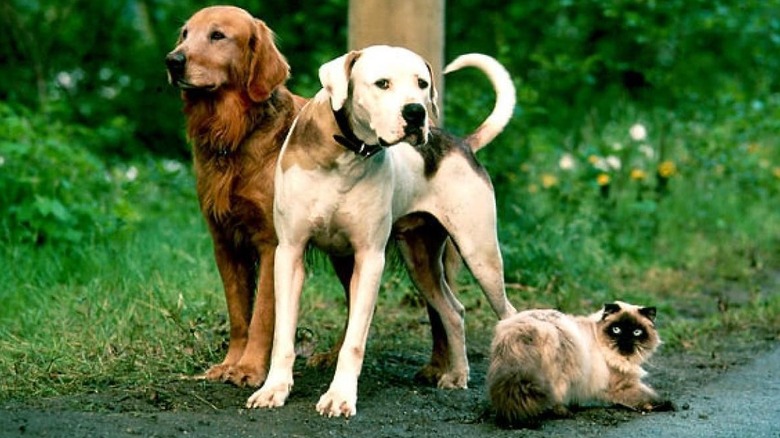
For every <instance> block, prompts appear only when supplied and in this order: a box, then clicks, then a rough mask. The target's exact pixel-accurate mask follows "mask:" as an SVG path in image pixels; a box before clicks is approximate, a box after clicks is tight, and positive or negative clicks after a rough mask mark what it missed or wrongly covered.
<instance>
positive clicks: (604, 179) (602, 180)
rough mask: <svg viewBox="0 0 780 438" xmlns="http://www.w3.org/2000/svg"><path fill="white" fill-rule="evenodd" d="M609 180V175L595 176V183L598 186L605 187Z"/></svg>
mask: <svg viewBox="0 0 780 438" xmlns="http://www.w3.org/2000/svg"><path fill="white" fill-rule="evenodd" d="M610 179H611V178H610V177H609V175H608V174H606V173H600V174H599V176H597V177H596V182H597V183H598V184H599V185H600V186H605V185H607V184H609V181H610Z"/></svg>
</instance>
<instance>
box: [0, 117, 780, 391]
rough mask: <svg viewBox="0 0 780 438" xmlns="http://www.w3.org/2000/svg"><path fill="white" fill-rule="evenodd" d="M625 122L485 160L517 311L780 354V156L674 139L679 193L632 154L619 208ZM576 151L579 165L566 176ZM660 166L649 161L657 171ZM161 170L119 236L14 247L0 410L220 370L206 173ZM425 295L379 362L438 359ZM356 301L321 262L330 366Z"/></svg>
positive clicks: (508, 143)
mask: <svg viewBox="0 0 780 438" xmlns="http://www.w3.org/2000/svg"><path fill="white" fill-rule="evenodd" d="M448 120H453V118H452V117H450V118H449V119H448ZM622 122H623V123H622V124H619V123H618V124H617V125H615V124H609V125H608V126H607V127H605V128H604V129H603V130H601V131H599V130H598V129H596V127H595V125H594V126H590V127H589V129H588V132H589V133H585V134H583V140H582V141H581V143H577V144H576V145H572V146H567V147H562V146H559V144H565V142H566V139H565V138H563V137H561V136H560V135H559V136H558V137H557V138H558V140H559V141H560V142H561V143H556V141H553V140H551V139H554V138H556V137H555V136H554V135H548V136H544V135H538V136H537V137H533V138H531V139H529V140H527V144H526V145H525V146H528V147H529V148H530V149H529V150H528V151H525V152H523V153H522V154H521V155H523V156H522V157H520V156H516V154H517V152H512V151H516V148H514V146H513V145H512V142H513V139H514V138H519V137H520V134H518V133H517V132H513V130H512V129H511V128H510V130H509V131H508V132H507V133H506V134H505V135H504V136H502V138H500V139H499V140H498V141H497V142H496V143H497V144H496V145H494V146H491V148H489V149H488V150H486V151H484V152H480V159H482V160H483V161H485V162H486V163H487V165H488V167H489V170H490V172H491V175H492V176H493V178H494V180H495V183H496V189H497V193H498V200H499V209H500V218H499V219H500V239H501V244H502V251H503V254H504V258H505V265H506V266H505V268H506V269H505V271H506V277H507V282H508V285H509V287H508V294H509V297H510V300H511V301H512V302H513V303H514V304H515V305H516V306H517V307H518V308H519V309H524V308H531V307H540V306H543V307H551V306H553V307H559V308H562V309H563V310H565V311H569V312H573V313H589V312H591V311H594V310H596V309H597V308H598V307H599V306H600V305H601V304H602V303H603V302H604V301H609V300H613V299H621V300H624V301H629V302H631V301H633V302H636V303H640V304H654V305H656V306H658V307H659V326H660V329H661V335H662V338H663V339H664V340H665V343H666V347H665V348H666V349H667V351H672V352H683V353H686V354H694V355H702V356H706V355H707V354H710V353H712V352H713V351H716V350H718V349H720V348H727V347H728V343H729V342H739V343H750V342H755V341H756V340H767V339H769V340H777V339H778V338H780V297H779V296H778V294H777V288H778V283H780V281H779V280H778V278H780V276H779V275H778V272H779V270H780V211H778V210H777V208H775V207H774V206H776V205H778V200H779V199H778V198H780V194H779V193H778V185H780V176H778V175H777V174H773V173H772V172H773V169H777V168H778V166H780V164H778V163H780V157H778V151H777V147H776V146H777V145H776V143H773V142H774V141H775V140H772V139H769V140H767V138H770V137H769V136H761V135H760V134H761V133H760V132H759V133H754V134H751V135H749V136H747V138H745V134H744V132H741V133H740V132H737V131H738V130H736V129H735V130H732V131H729V130H728V129H726V128H723V129H722V130H721V131H718V132H714V133H713V132H709V131H703V130H701V129H694V128H695V127H693V126H692V125H691V124H685V123H677V124H674V125H673V126H672V128H670V129H669V133H668V134H667V135H668V137H674V138H675V140H674V141H673V142H670V143H669V144H667V146H666V148H667V149H666V154H667V156H666V157H664V159H673V160H675V163H676V166H677V174H675V175H674V176H673V177H671V178H670V179H669V181H667V183H668V187H667V189H665V191H664V192H663V193H662V194H661V192H659V191H657V190H656V188H655V187H652V186H651V185H650V182H649V181H647V180H645V181H636V180H633V179H632V178H631V177H630V175H631V173H630V172H631V165H629V164H628V163H632V162H633V161H632V160H634V159H637V158H638V157H636V156H631V154H635V153H636V152H635V151H636V150H638V146H639V145H630V147H632V150H631V151H625V150H622V151H621V154H622V155H621V159H622V160H623V163H625V164H624V166H623V167H622V168H621V169H620V170H616V169H612V170H611V171H610V172H611V173H609V176H610V185H609V190H610V192H609V193H608V195H607V196H605V193H604V186H603V185H601V186H600V185H599V183H598V180H597V178H598V176H599V174H600V173H599V171H597V170H594V169H593V168H592V167H591V165H590V164H587V163H589V157H590V156H591V155H600V156H606V155H607V154H609V153H610V152H609V151H610V149H609V148H610V147H611V145H612V144H614V143H615V142H618V141H621V142H624V143H630V142H631V140H628V139H626V138H625V136H626V135H627V134H626V132H628V130H629V129H628V128H629V126H631V124H632V123H633V120H628V119H626V118H623V119H622ZM618 125H619V126H618ZM621 126H622V128H621ZM651 132H652V131H651ZM543 134H544V133H543ZM650 141H653V140H652V139H650V140H648V142H650ZM655 141H656V142H660V140H658V139H656V140H655ZM732 145H735V146H733V147H732ZM755 145H759V146H755ZM656 146H657V145H656ZM502 151H505V152H502ZM562 153H569V154H572V156H574V157H575V158H576V159H577V160H578V161H577V162H578V163H579V167H578V168H576V170H574V171H568V170H564V169H562V168H561V167H560V165H559V159H560V157H561V155H562ZM512 154H515V155H512ZM740 154H742V155H740ZM508 157H510V158H511V159H509V158H508ZM658 161H660V159H659V158H656V159H655V161H653V162H652V163H644V165H645V166H646V167H645V169H646V170H647V171H648V173H650V174H652V171H651V169H653V166H655V165H656V164H658V163H657V162H658ZM125 166H126V165H125ZM159 167H160V165H159V163H157V162H154V161H152V162H143V163H136V164H135V165H134V168H136V170H138V171H139V172H138V173H139V176H138V178H137V179H134V180H133V181H129V182H128V181H125V182H124V183H123V184H122V185H121V186H119V187H120V188H119V189H117V190H118V191H117V193H118V195H117V196H122V197H123V200H124V202H125V204H126V205H129V206H134V210H133V213H132V214H129V215H128V216H127V217H130V218H131V219H132V220H127V221H125V223H124V225H123V226H121V227H117V228H115V229H112V230H111V232H110V233H106V234H102V235H101V234H95V235H94V236H92V237H90V238H85V239H82V240H80V241H79V242H78V243H77V244H73V243H69V242H65V243H61V242H60V243H57V242H54V243H42V244H31V243H29V242H19V243H14V244H8V245H4V246H3V247H2V249H0V264H2V265H3V266H6V267H13V268H12V269H3V270H2V271H0V284H1V285H2V289H0V301H2V306H0V400H8V399H29V398H32V397H41V396H56V395H67V394H75V393H90V392H100V391H103V390H106V389H108V388H122V389H126V390H129V391H132V390H139V389H141V388H145V387H150V386H153V385H155V384H157V383H159V382H160V381H161V380H162V381H165V380H175V379H178V378H179V377H180V376H191V375H194V374H197V373H199V372H202V371H203V370H204V369H205V368H206V367H208V366H209V365H210V364H213V363H215V362H217V361H219V360H221V358H222V355H223V354H224V349H225V347H226V339H227V322H226V311H225V305H224V298H223V296H222V289H221V284H220V282H219V278H218V275H217V272H216V268H215V266H214V263H213V259H212V254H211V242H210V240H209V237H208V233H207V232H206V229H205V225H204V223H203V220H202V219H201V217H200V213H199V211H198V209H197V205H196V201H195V195H194V189H193V186H194V184H193V180H192V175H191V174H190V172H189V171H187V170H186V169H182V170H177V171H176V172H175V173H170V172H168V173H166V172H160V171H159V170H155V169H159ZM184 167H185V168H186V166H184ZM775 172H777V171H776V170H775ZM119 173H120V174H124V173H125V172H119ZM5 234H6V235H11V234H12V233H10V232H6V233H5ZM460 280H461V281H460V287H459V289H460V292H459V297H460V299H461V300H462V302H463V303H464V305H465V306H466V309H467V330H468V336H469V339H470V340H471V342H470V344H469V348H470V350H471V351H477V352H481V353H486V352H487V348H488V342H489V337H490V334H491V330H492V327H493V325H494V324H495V318H494V316H493V315H492V312H491V311H490V310H489V306H488V305H487V303H486V302H485V300H484V298H483V297H482V294H481V292H479V290H478V288H477V287H476V286H475V285H474V283H473V282H472V281H471V279H470V277H469V276H468V275H467V274H466V273H464V274H463V276H462V277H461V279H460ZM413 296H414V291H413V288H412V287H411V286H410V284H409V282H408V281H407V279H406V277H405V275H404V274H403V273H401V272H400V271H399V270H398V269H396V270H395V271H393V272H388V273H386V274H385V278H384V283H383V288H382V291H381V296H380V300H379V304H378V311H377V314H376V318H375V322H374V324H373V329H372V336H371V338H370V341H369V342H370V348H374V349H397V350H399V351H406V352H409V351H411V352H414V353H415V354H416V353H419V354H420V355H421V356H422V357H424V356H427V354H428V346H427V345H428V342H429V341H428V337H429V336H430V335H429V334H428V327H427V326H426V324H425V320H426V319H427V316H426V315H425V311H424V309H422V308H420V307H419V306H416V305H414V304H413V303H414V302H415V300H414V299H410V297H413ZM343 300H344V299H343V294H342V292H341V290H340V287H339V286H338V285H337V281H336V280H335V277H334V275H333V273H332V272H331V270H330V268H329V267H328V266H327V264H326V263H319V264H315V266H314V267H313V269H311V270H310V272H309V274H308V280H307V284H306V290H305V291H304V295H303V303H302V307H301V320H300V325H301V326H302V327H306V328H308V329H309V330H311V331H312V332H313V333H314V334H315V335H316V338H317V340H318V343H317V346H316V348H317V349H318V350H325V349H327V348H328V347H329V346H330V345H331V343H332V342H333V340H334V339H335V338H336V337H337V336H338V334H339V331H340V330H341V327H342V325H343V321H344V318H345V311H344V304H343ZM410 303H412V304H410ZM398 333H404V336H397V334H398Z"/></svg>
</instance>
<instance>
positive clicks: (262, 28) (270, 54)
mask: <svg viewBox="0 0 780 438" xmlns="http://www.w3.org/2000/svg"><path fill="white" fill-rule="evenodd" d="M249 47H250V50H251V59H250V61H249V72H248V78H247V84H246V90H247V93H248V94H249V98H250V99H252V100H253V101H255V102H262V101H264V100H266V99H268V97H269V96H270V95H271V92H273V90H274V89H275V88H276V87H278V86H279V85H282V84H283V83H284V81H286V80H287V78H288V77H289V76H290V65H289V64H288V63H287V60H286V59H284V56H283V55H282V54H281V52H279V49H277V48H276V44H274V34H273V32H271V29H269V28H268V26H266V25H265V23H263V21H262V20H258V19H255V29H254V34H253V35H252V39H251V40H250V43H249Z"/></svg>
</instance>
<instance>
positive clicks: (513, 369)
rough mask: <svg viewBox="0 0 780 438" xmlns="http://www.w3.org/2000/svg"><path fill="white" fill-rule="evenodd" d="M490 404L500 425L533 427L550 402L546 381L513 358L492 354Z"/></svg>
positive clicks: (489, 374) (488, 386)
mask: <svg viewBox="0 0 780 438" xmlns="http://www.w3.org/2000/svg"><path fill="white" fill-rule="evenodd" d="M487 390H488V398H489V399H490V404H491V406H492V408H493V411H494V412H495V415H496V423H498V425H499V426H502V427H519V426H523V427H534V426H536V425H537V424H538V419H539V416H540V415H541V414H542V413H544V412H545V411H547V410H548V409H549V408H550V407H551V405H552V401H551V400H550V394H551V389H550V387H549V383H548V382H547V381H546V380H544V379H542V378H540V376H538V375H535V374H534V373H533V372H526V371H525V370H524V369H523V368H522V367H521V366H520V364H519V363H518V361H516V360H513V358H512V357H507V356H503V355H494V356H493V358H492V359H491V363H490V369H489V370H488V375H487Z"/></svg>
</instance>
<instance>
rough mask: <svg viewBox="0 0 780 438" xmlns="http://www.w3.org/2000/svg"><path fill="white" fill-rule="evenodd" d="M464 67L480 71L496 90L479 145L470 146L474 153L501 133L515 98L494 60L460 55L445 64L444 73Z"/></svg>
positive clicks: (485, 57) (502, 71) (475, 55)
mask: <svg viewBox="0 0 780 438" xmlns="http://www.w3.org/2000/svg"><path fill="white" fill-rule="evenodd" d="M464 67H475V68H478V69H480V70H482V71H483V72H484V73H485V74H486V75H487V77H488V79H489V80H490V82H491V83H492V84H493V88H495V90H496V104H495V106H494V107H493V111H492V112H491V113H490V115H489V116H488V118H487V119H485V121H484V122H482V126H481V127H480V133H481V136H480V139H479V143H478V144H476V145H472V149H473V150H474V152H476V151H478V150H479V149H480V148H482V146H484V145H486V144H488V143H490V142H491V141H493V139H494V138H496V136H497V135H498V134H499V133H501V131H502V130H503V129H504V126H506V124H507V123H508V122H509V119H510V118H512V114H513V113H514V111H515V103H516V100H517V98H516V97H515V93H516V92H515V85H514V83H513V82H512V78H511V77H510V76H509V72H508V71H506V69H505V68H504V66H502V65H501V64H500V63H499V62H498V61H496V60H495V59H494V58H492V57H490V56H487V55H483V54H480V53H467V54H465V55H460V56H458V57H457V58H455V60H454V61H452V62H450V63H449V64H447V67H445V68H444V73H445V74H446V73H451V72H454V71H458V70H460V69H462V68H464Z"/></svg>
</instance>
